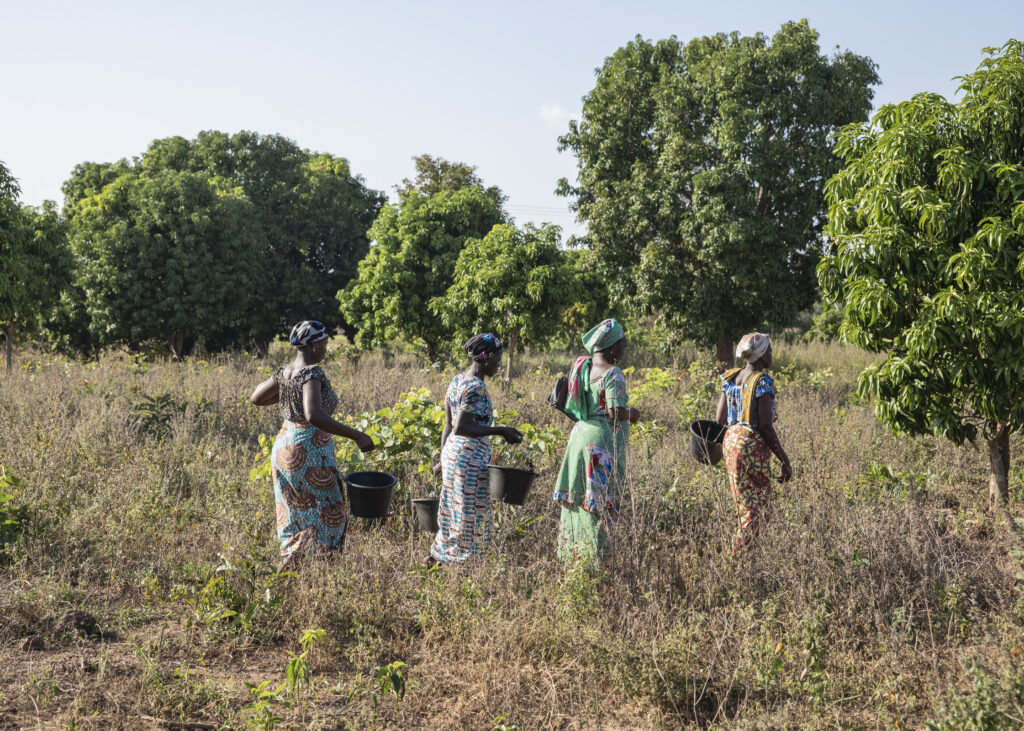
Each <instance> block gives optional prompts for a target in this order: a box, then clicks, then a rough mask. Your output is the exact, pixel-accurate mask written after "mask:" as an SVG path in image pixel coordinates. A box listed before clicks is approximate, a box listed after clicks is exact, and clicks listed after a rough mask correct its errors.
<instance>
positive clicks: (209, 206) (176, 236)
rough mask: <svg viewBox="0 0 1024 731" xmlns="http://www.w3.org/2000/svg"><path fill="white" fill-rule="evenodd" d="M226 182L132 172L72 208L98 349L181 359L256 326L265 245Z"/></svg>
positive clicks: (81, 279) (246, 206)
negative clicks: (143, 347)
mask: <svg viewBox="0 0 1024 731" xmlns="http://www.w3.org/2000/svg"><path fill="white" fill-rule="evenodd" d="M225 182H226V181H211V180H209V179H208V178H207V177H206V176H204V175H202V174H200V173H193V172H182V171H178V170H170V169H157V170H155V171H150V170H148V169H146V168H136V169H133V170H131V171H130V172H126V173H124V174H122V175H121V176H120V177H118V178H117V179H115V180H114V181H113V182H112V183H110V184H108V185H107V186H106V187H104V188H103V190H102V191H101V192H99V193H97V194H95V195H92V196H89V197H87V198H84V199H82V200H81V201H79V202H78V203H76V204H75V205H74V206H73V207H72V208H71V210H70V216H69V219H70V231H71V244H72V247H73V249H74V251H75V254H76V257H77V261H78V280H77V284H78V286H80V287H81V289H82V291H83V293H84V296H85V300H86V303H87V308H88V310H89V314H90V317H91V323H90V328H91V329H92V331H93V332H94V333H96V334H98V335H99V337H100V339H101V342H102V343H103V344H110V343H121V344H125V345H128V346H131V347H138V346H139V345H140V344H142V343H144V342H147V341H156V342H160V343H167V344H168V345H169V347H170V349H171V351H172V353H173V354H174V355H175V356H177V357H181V356H182V355H184V354H185V352H186V351H187V350H188V348H189V346H190V345H191V344H192V343H194V342H195V341H196V340H200V339H201V340H210V345H211V346H212V347H213V348H216V346H217V345H218V344H217V343H215V342H213V336H214V335H216V334H217V333H220V332H222V331H223V330H224V329H225V328H226V327H228V328H241V327H243V323H244V321H245V320H247V319H249V318H251V317H252V314H253V310H252V308H253V307H257V303H256V302H255V301H254V299H253V297H252V294H253V292H255V291H256V290H255V288H256V287H257V279H258V275H259V262H258V257H260V256H261V254H262V253H263V246H264V240H263V238H262V233H261V232H260V230H259V229H258V228H257V227H256V226H255V225H254V223H253V221H254V218H255V215H256V214H255V211H254V207H253V205H252V203H251V202H250V201H248V200H247V199H246V198H245V197H244V196H243V195H242V194H240V193H239V192H238V191H237V190H234V189H232V188H229V187H226V186H225V185H224V183H225ZM258 307H260V308H261V307H263V305H262V304H259V305H258ZM260 311H261V310H259V309H257V312H260Z"/></svg>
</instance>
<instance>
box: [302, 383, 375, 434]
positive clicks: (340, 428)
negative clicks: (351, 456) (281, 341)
mask: <svg viewBox="0 0 1024 731" xmlns="http://www.w3.org/2000/svg"><path fill="white" fill-rule="evenodd" d="M302 412H303V414H305V416H306V421H307V422H309V423H310V424H312V425H313V426H315V427H317V428H318V429H323V430H324V431H325V432H328V433H330V434H336V435H338V436H339V437H344V438H345V439H351V440H352V441H354V442H355V443H356V446H357V447H359V449H360V451H362V452H372V451H373V450H374V449H375V448H376V447H375V445H374V443H373V439H371V438H370V435H369V434H367V433H366V432H361V431H359V430H358V429H353V428H352V427H350V426H345V425H344V424H342V423H341V422H338V421H335V420H334V419H332V418H331V417H330V416H328V415H327V414H325V413H324V410H323V409H322V408H321V407H320V379H318V378H310V379H309V380H308V381H306V382H305V383H304V384H302Z"/></svg>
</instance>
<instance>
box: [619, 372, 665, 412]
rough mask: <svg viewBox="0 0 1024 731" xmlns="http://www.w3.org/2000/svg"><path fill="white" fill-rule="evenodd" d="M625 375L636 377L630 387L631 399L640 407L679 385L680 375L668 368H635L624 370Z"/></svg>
mask: <svg viewBox="0 0 1024 731" xmlns="http://www.w3.org/2000/svg"><path fill="white" fill-rule="evenodd" d="M622 372H623V374H625V375H627V376H631V375H633V374H634V373H635V374H636V377H635V378H634V379H633V381H632V383H630V386H629V399H630V401H631V402H634V403H635V404H636V405H638V406H643V405H645V404H648V403H649V402H652V401H653V400H655V399H657V398H658V397H659V396H661V395H662V394H663V393H665V392H666V391H668V390H670V389H672V388H675V387H676V386H678V385H679V375H678V374H676V373H674V372H673V371H671V370H669V369H668V368H641V369H639V370H636V369H635V368H633V366H628V367H626V368H623V369H622Z"/></svg>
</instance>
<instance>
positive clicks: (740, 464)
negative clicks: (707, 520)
mask: <svg viewBox="0 0 1024 731" xmlns="http://www.w3.org/2000/svg"><path fill="white" fill-rule="evenodd" d="M736 357H737V358H741V359H743V360H745V361H746V362H747V365H746V366H744V367H743V368H733V369H732V370H730V371H726V372H725V373H723V374H722V396H721V398H719V400H718V409H717V413H716V420H717V421H718V423H719V424H721V425H722V426H728V427H729V428H728V430H727V431H726V432H725V440H724V442H723V444H722V449H723V452H724V453H725V468H726V470H727V471H728V473H729V487H730V488H731V489H732V497H733V500H734V501H735V502H736V510H737V512H738V513H739V520H738V525H737V526H736V535H735V539H734V541H733V552H734V553H735V552H736V551H739V550H743V549H747V548H750V546H751V545H752V543H753V540H754V539H755V538H756V537H757V536H758V534H759V533H760V531H761V527H762V526H763V525H764V522H765V520H766V510H767V508H768V501H769V500H770V498H771V493H772V485H771V472H770V470H769V467H770V462H771V455H772V454H774V455H775V456H776V457H778V459H779V462H781V463H782V476H781V477H780V478H779V481H780V482H786V481H787V480H789V479H790V478H791V477H792V476H793V467H792V465H791V464H790V462H789V456H788V455H787V454H786V450H785V449H783V448H782V443H781V442H780V441H779V435H778V434H777V433H776V432H775V424H774V423H775V419H776V416H777V414H776V408H775V383H774V381H772V377H771V376H769V375H768V374H767V373H765V371H767V370H768V368H770V367H771V364H772V346H771V342H770V341H769V339H768V336H767V335H765V334H764V333H750V334H749V335H744V336H743V337H742V338H741V339H740V342H739V345H738V346H736Z"/></svg>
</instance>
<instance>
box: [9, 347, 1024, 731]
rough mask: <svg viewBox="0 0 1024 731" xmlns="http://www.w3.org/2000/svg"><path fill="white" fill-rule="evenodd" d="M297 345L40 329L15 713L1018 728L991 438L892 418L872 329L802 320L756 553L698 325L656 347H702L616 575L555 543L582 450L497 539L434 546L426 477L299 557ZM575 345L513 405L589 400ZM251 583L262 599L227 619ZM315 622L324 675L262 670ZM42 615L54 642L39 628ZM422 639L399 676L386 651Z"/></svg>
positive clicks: (675, 392) (624, 522) (635, 507)
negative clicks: (805, 334) (259, 347)
mask: <svg viewBox="0 0 1024 731" xmlns="http://www.w3.org/2000/svg"><path fill="white" fill-rule="evenodd" d="M286 355H287V354H286V353H284V351H281V350H278V351H274V352H273V353H272V354H271V356H270V357H269V358H268V359H267V360H259V359H254V358H250V357H246V356H243V355H235V356H226V357H217V358H212V359H210V360H209V361H208V362H207V361H199V360H191V361H188V362H186V363H180V364H176V363H167V362H156V363H148V364H146V363H140V362H139V361H137V360H133V359H131V358H128V357H127V356H123V355H122V356H116V355H112V356H108V357H106V358H104V359H103V360H102V361H101V362H99V363H88V364H81V363H75V362H67V361H63V360H57V359H54V358H52V357H50V356H46V355H41V354H34V353H25V354H23V355H22V358H21V360H20V362H19V367H18V369H17V370H16V371H15V373H14V374H13V375H11V376H9V377H7V378H5V379H4V380H3V381H2V382H0V433H3V435H4V438H3V439H2V440H0V463H2V464H3V465H5V466H6V467H7V468H8V469H9V471H10V472H11V473H13V474H14V475H16V476H17V477H18V478H19V479H20V481H21V483H20V485H19V486H17V487H15V488H12V489H11V492H12V493H13V494H14V495H15V499H14V504H15V505H16V506H18V507H24V508H25V509H26V510H27V517H25V519H24V529H23V531H22V535H21V537H20V538H18V539H17V541H16V542H14V543H12V544H10V545H8V546H7V547H6V549H4V553H3V554H2V558H0V643H2V649H0V657H2V662H0V726H2V727H4V728H16V727H35V726H39V727H51V726H52V727H67V726H68V725H69V724H70V723H72V721H73V722H74V723H75V724H76V727H77V728H103V729H107V728H139V727H144V726H145V724H151V725H152V724H155V723H156V721H152V720H150V719H163V720H165V721H167V720H177V721H188V722H193V723H195V722H203V723H207V724H213V726H212V727H216V726H226V727H231V728H245V727H250V726H254V725H257V724H258V723H259V722H260V719H261V718H262V719H264V724H265V725H269V721H267V720H266V718H267V717H266V715H265V711H267V710H268V709H269V710H272V711H273V712H274V714H276V715H277V716H278V717H280V718H281V719H283V720H282V721H281V722H280V723H279V726H281V727H289V728H306V727H312V728H345V727H356V728H367V727H380V728H385V727H395V728H514V727H518V728H521V729H527V728H530V729H532V728H567V729H569V728H638V727H641V728H643V727H650V728H679V727H686V726H699V727H710V726H719V727H737V728H745V727H771V728H777V727H797V726H802V727H869V728H871V727H896V728H900V727H920V726H922V725H923V724H924V723H926V722H927V721H929V720H931V721H933V722H935V723H936V724H939V725H940V726H941V724H942V723H947V724H949V726H948V727H949V728H956V727H962V726H963V724H964V723H966V721H965V720H964V719H968V718H975V719H982V722H984V723H987V724H988V725H987V726H985V725H983V724H982V725H980V726H979V727H987V728H1010V727H1013V726H1014V725H1015V724H1016V723H1018V722H1019V721H1020V719H1022V718H1024V684H1022V682H1021V680H1020V678H1021V673H1020V660H1021V659H1022V657H1024V633H1022V627H1024V595H1022V593H1021V588H1020V586H1019V582H1018V580H1017V578H1016V577H1017V574H1018V572H1019V571H1021V568H1022V565H1021V560H1020V556H1019V555H1017V554H1015V553H1014V552H1013V550H1012V544H1011V543H1010V542H1009V541H1008V539H1007V535H1008V533H1007V531H1006V528H1005V526H1001V525H999V524H998V522H997V521H995V520H994V519H992V518H991V517H990V516H989V515H988V514H987V513H986V512H985V491H984V485H985V463H984V460H983V458H982V457H981V456H980V455H979V454H977V453H976V452H974V451H973V450H971V449H969V448H968V449H958V448H955V447H953V446H952V445H950V444H949V443H947V442H944V441H942V440H938V439H932V438H919V439H908V438H900V439H897V438H893V437H892V436H891V435H889V434H887V433H886V432H885V431H884V430H883V429H882V428H881V427H880V426H879V425H878V423H877V422H876V421H875V420H874V418H873V416H872V414H871V409H870V405H866V404H862V403H859V402H858V401H857V399H856V398H855V396H854V390H855V389H854V382H855V379H856V374H857V373H858V372H859V370H860V369H861V368H862V367H863V366H864V365H865V364H866V363H867V362H869V360H870V356H868V355H867V354H864V353H862V352H860V351H857V350H854V349H850V348H842V347H838V346H825V345H820V344H815V345H798V346H789V347H780V349H779V352H778V354H777V362H776V366H777V369H778V370H779V371H780V372H781V373H782V374H783V377H782V378H780V381H782V382H783V383H782V385H781V388H780V396H779V407H780V420H779V431H780V434H781V436H782V439H783V442H784V443H785V445H786V447H787V449H788V450H789V452H790V455H791V457H792V459H793V462H794V465H795V468H796V477H795V479H794V480H793V481H792V482H791V483H789V484H787V485H785V486H782V487H779V488H777V490H776V495H775V499H774V506H773V518H772V522H771V524H770V526H769V528H768V529H767V530H766V531H765V533H764V534H763V536H762V538H761V540H760V541H759V543H758V544H757V546H756V548H755V549H754V550H753V551H752V552H751V553H750V554H748V555H745V556H742V557H740V558H735V557H733V556H732V555H731V553H730V548H731V543H730V539H731V534H732V531H733V527H734V522H735V512H734V507H733V504H732V500H731V498H730V496H729V493H728V488H727V482H726V476H725V474H724V472H723V471H722V469H721V468H707V467H701V466H699V465H697V464H696V463H695V462H693V461H692V460H691V459H690V457H689V456H688V436H687V433H686V431H685V427H684V426H683V425H682V424H681V420H682V419H681V416H680V409H681V404H682V403H683V402H684V397H685V396H686V395H687V394H693V393H699V392H701V389H702V388H704V387H705V384H706V380H707V379H706V373H705V372H704V371H703V370H702V368H701V367H700V366H699V364H697V367H691V366H690V361H691V360H693V358H694V357H695V356H694V355H693V353H687V352H681V353H677V354H675V357H674V359H673V358H667V359H666V358H661V359H658V358H656V357H654V356H651V355H649V354H642V355H640V356H639V357H638V360H639V361H640V362H639V363H636V365H642V366H654V365H659V364H660V365H664V366H669V367H671V368H673V373H677V374H682V375H681V378H679V379H678V382H677V384H676V385H673V386H671V387H670V388H668V389H667V390H664V391H662V392H661V393H656V394H654V395H651V396H648V397H646V398H645V399H644V402H643V403H641V404H640V406H641V407H642V408H643V409H644V411H645V413H646V414H647V415H648V416H649V418H651V419H653V420H654V422H655V425H654V426H653V427H648V428H644V429H641V430H637V431H636V432H635V433H634V434H633V437H632V439H631V444H630V454H629V470H628V478H627V488H626V493H625V496H624V500H623V511H622V517H621V521H620V523H619V526H618V529H617V531H616V533H615V538H614V551H613V554H612V555H611V557H610V558H609V560H608V561H607V563H606V565H605V566H604V568H603V570H602V571H601V572H600V573H599V574H596V575H595V574H591V573H589V572H587V571H585V570H582V569H579V568H566V567H563V566H562V565H560V564H559V563H558V562H557V561H556V560H555V559H554V555H553V554H554V552H553V547H554V543H555V533H556V530H557V509H556V506H555V505H554V504H553V503H552V502H551V500H550V490H551V487H552V485H553V482H554V478H555V475H556V474H557V469H558V463H559V460H560V456H561V455H560V453H559V454H558V455H557V456H556V457H555V458H545V459H543V460H542V461H541V462H540V463H539V464H538V465H537V466H538V469H539V472H540V477H539V479H538V483H537V486H536V488H535V489H534V491H533V492H532V493H531V495H530V498H529V500H528V502H527V504H526V505H525V506H523V507H522V508H512V507H509V506H498V507H496V509H495V529H494V540H493V545H492V551H491V554H490V556H489V557H488V559H487V560H486V561H485V562H483V563H482V564H481V565H477V566H472V567H459V568H455V569H451V570H443V569H436V568H435V569H430V570H428V569H426V568H425V567H424V566H423V565H422V563H423V558H424V557H425V556H426V553H427V547H428V545H429V537H427V536H426V535H425V534H422V533H417V532H415V531H414V530H413V523H412V520H411V517H410V516H408V515H406V514H405V508H404V503H403V504H399V505H397V506H396V508H397V509H398V510H399V515H396V516H395V517H394V518H392V519H391V520H390V521H389V522H388V523H387V524H386V525H383V526H372V525H369V524H367V523H365V522H362V521H359V520H358V519H353V521H352V523H353V524H351V527H350V533H349V540H348V543H347V548H346V553H345V555H344V557H343V558H342V559H341V560H339V561H337V562H331V563H325V564H319V563H318V564H310V565H307V566H304V567H303V568H302V569H301V571H300V572H299V574H298V576H295V577H284V578H280V577H275V576H274V565H275V540H274V527H273V514H274V513H273V496H272V493H271V491H270V489H269V488H268V486H267V485H266V484H265V483H262V482H255V481H253V480H251V479H250V477H249V470H250V468H251V467H252V465H253V455H254V453H255V452H256V451H257V444H256V437H257V435H259V434H261V433H266V434H273V433H274V432H276V430H277V428H278V420H277V416H276V413H275V411H274V410H273V409H259V408H256V407H254V406H252V405H250V404H249V403H248V401H247V398H246V397H247V394H248V393H249V392H250V391H251V389H252V387H253V386H254V385H255V383H256V382H258V381H259V380H260V379H261V378H264V377H266V375H267V374H269V373H270V372H271V370H272V369H273V367H275V366H276V365H277V364H278V363H279V362H281V361H282V360H283V359H284V358H285V357H286ZM627 358H628V356H627ZM567 363H568V358H567V357H566V356H562V355H559V354H542V355H534V356H529V357H527V358H525V359H523V360H522V362H521V364H520V371H521V373H520V375H519V377H518V378H517V380H516V381H515V384H514V388H513V389H503V388H501V386H500V385H499V384H497V383H493V384H491V386H490V388H491V393H492V397H493V400H494V402H495V405H496V407H497V408H500V409H507V408H512V409H515V410H516V411H517V412H518V413H519V415H520V418H522V419H523V420H525V421H528V422H530V423H533V424H534V425H537V426H539V427H546V428H553V427H557V428H560V429H562V430H563V431H567V429H566V427H567V422H565V420H564V417H561V416H559V415H557V414H555V413H554V412H552V411H551V410H550V409H549V408H548V407H547V405H546V404H545V403H544V397H545V396H546V394H547V392H548V390H549V388H550V382H551V377H552V373H553V372H555V371H556V370H557V369H559V368H564V367H565V366H566V365H567ZM824 369H830V372H831V375H829V373H828V372H827V371H824ZM326 370H327V371H328V374H329V376H330V377H331V378H332V380H333V381H334V383H335V386H336V388H337V390H338V392H339V394H340V397H341V407H340V409H341V411H342V412H343V413H354V412H359V411H364V410H365V411H371V410H376V409H378V408H381V407H384V406H390V405H391V404H392V403H394V402H395V400H396V399H397V398H398V397H399V396H400V395H401V394H402V393H404V392H405V391H407V390H409V389H410V388H414V387H420V386H425V387H428V388H430V389H431V390H432V392H433V394H434V395H435V396H437V397H438V398H440V396H441V395H442V393H443V391H444V387H445V385H446V383H447V380H448V378H449V377H450V375H451V371H452V370H453V369H452V368H449V369H448V370H447V371H439V370H432V369H424V368H422V367H420V365H419V364H418V363H417V362H416V361H415V360H414V359H412V358H409V357H405V356H397V357H393V358H385V357H384V356H382V355H380V354H371V355H364V356H362V357H360V358H359V359H358V360H347V359H345V358H342V357H335V358H333V359H332V360H331V362H329V363H328V364H327V365H326ZM811 374H814V375H811ZM641 377H642V374H641V373H637V374H634V376H633V379H634V381H636V382H639V381H638V379H640V378H641ZM164 394H166V395H167V396H168V397H169V398H170V400H171V401H172V402H173V404H174V405H175V407H174V408H173V409H165V410H164V411H161V412H160V413H161V414H163V415H167V419H166V423H162V422H161V423H155V422H154V420H153V419H149V420H147V418H146V414H147V412H146V411H145V410H144V409H143V408H142V407H143V406H144V405H145V404H146V403H152V401H153V399H155V398H156V397H159V396H161V395H164ZM147 399H149V401H148V402H147ZM701 403H703V408H705V409H706V410H708V411H710V409H711V407H712V400H711V399H710V398H708V399H705V401H704V402H701ZM563 446H564V442H562V443H560V444H559V452H560V450H561V448H562V447H563ZM1014 446H1015V447H1017V448H1019V447H1020V444H1019V443H1015V444H1014ZM411 474H412V473H411V472H410V471H409V470H405V471H403V472H402V475H403V477H404V478H405V479H406V481H407V482H408V481H409V480H410V479H411V478H410V476H411ZM1021 475H1022V473H1021V472H1020V470H1017V471H1016V472H1015V473H1014V475H1013V486H1012V487H1013V491H1014V492H1013V505H1012V509H1013V510H1014V512H1016V513H1017V514H1020V512H1021V511H1020V491H1021V487H1022V479H1021ZM405 487H406V488H408V489H410V490H412V491H414V492H415V491H419V490H424V489H426V488H427V486H426V485H408V484H407V485H406V486H405ZM534 518H537V520H533V519H534ZM267 599H269V600H270V601H267ZM228 606H234V607H241V608H243V610H244V611H249V612H251V617H249V618H248V619H247V620H246V621H245V622H235V623H232V622H230V621H227V620H218V619H216V618H215V614H214V612H215V611H216V609H217V608H218V607H228ZM70 609H77V610H84V611H87V612H89V613H91V614H93V615H94V616H95V617H96V619H97V623H98V625H99V632H96V633H92V634H89V633H87V632H83V631H75V630H73V629H72V630H68V629H67V628H66V627H62V626H60V620H61V617H62V616H63V615H64V613H65V612H66V611H67V610H70ZM211 617H214V618H213V619H211ZM312 628H321V629H324V630H326V637H327V639H326V642H324V643H321V644H319V645H317V646H315V647H314V648H313V649H312V651H311V654H310V655H309V656H308V659H309V663H310V671H311V682H312V686H311V688H310V689H309V690H308V691H303V692H301V693H299V694H297V695H296V696H295V697H294V698H291V697H288V698H285V697H284V696H282V697H281V701H284V702H276V701H273V700H271V701H268V702H267V703H266V704H265V705H264V706H259V705H257V704H256V698H255V696H254V695H253V694H252V693H251V692H250V691H249V689H248V688H247V686H246V685H245V683H246V682H249V683H253V684H258V683H260V682H262V681H266V680H271V681H273V686H272V687H276V686H277V684H278V683H279V682H281V681H282V680H283V679H284V675H285V667H286V666H287V664H288V661H289V658H290V657H291V656H293V655H297V654H298V653H299V646H298V640H299V636H300V634H301V633H302V631H303V630H305V629H312ZM31 635H38V636H40V637H41V638H42V640H43V641H44V643H45V649H44V650H41V651H26V650H22V649H20V647H21V644H22V642H23V641H24V639H25V638H26V637H28V636H31ZM395 661H401V662H404V663H405V667H404V668H400V670H399V672H401V676H402V678H403V679H404V681H405V684H406V688H405V694H404V697H403V698H402V699H401V700H399V699H398V697H397V696H396V694H395V693H394V692H392V689H391V688H392V686H389V685H388V684H387V683H386V682H385V683H384V684H383V685H382V682H381V679H382V678H385V677H386V668H387V667H388V665H389V664H391V663H393V662H395ZM392 667H393V668H394V667H395V666H392ZM979 723H981V722H979Z"/></svg>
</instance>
